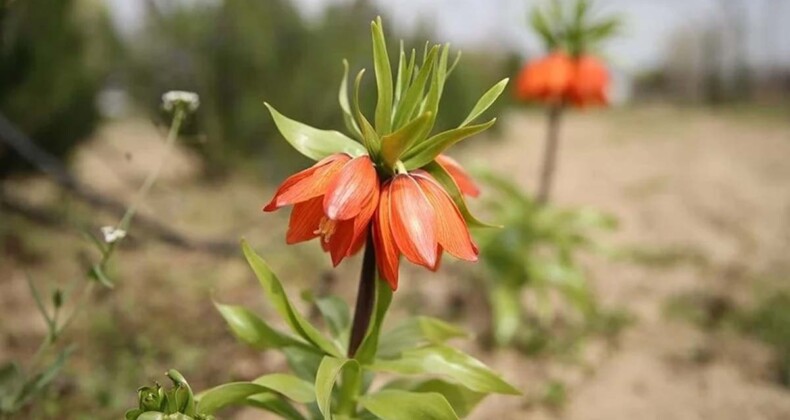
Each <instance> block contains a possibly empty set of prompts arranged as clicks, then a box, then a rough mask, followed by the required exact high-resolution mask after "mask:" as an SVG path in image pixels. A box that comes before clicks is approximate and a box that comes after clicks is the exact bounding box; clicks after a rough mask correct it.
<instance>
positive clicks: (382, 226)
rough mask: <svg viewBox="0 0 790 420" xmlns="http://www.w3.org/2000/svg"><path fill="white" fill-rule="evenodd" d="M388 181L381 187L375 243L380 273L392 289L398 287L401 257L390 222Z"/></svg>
mask: <svg viewBox="0 0 790 420" xmlns="http://www.w3.org/2000/svg"><path fill="white" fill-rule="evenodd" d="M391 184H392V183H391V182H386V183H385V184H384V185H383V186H382V188H381V196H380V197H379V205H378V208H377V209H376V215H375V218H374V219H373V244H374V247H375V251H376V265H377V266H378V267H379V275H381V277H383V278H384V280H386V281H387V283H388V284H389V285H390V287H391V288H392V290H397V288H398V266H399V264H400V259H399V257H398V249H397V246H396V245H395V239H394V238H393V237H392V227H391V224H390V185H391Z"/></svg>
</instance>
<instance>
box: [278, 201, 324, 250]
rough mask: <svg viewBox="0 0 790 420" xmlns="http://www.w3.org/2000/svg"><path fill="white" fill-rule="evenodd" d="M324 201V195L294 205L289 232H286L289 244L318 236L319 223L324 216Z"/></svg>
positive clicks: (286, 240)
mask: <svg viewBox="0 0 790 420" xmlns="http://www.w3.org/2000/svg"><path fill="white" fill-rule="evenodd" d="M323 202H324V198H323V197H315V198H312V199H310V200H307V201H304V202H301V203H297V204H296V205H294V208H293V210H291V220H290V221H289V222H288V233H286V234H285V242H286V243H287V244H289V245H290V244H295V243H298V242H304V241H308V240H310V239H313V238H315V237H317V236H318V233H317V230H318V225H319V224H320V223H321V219H322V218H323V217H324V205H323Z"/></svg>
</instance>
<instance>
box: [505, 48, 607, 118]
mask: <svg viewBox="0 0 790 420" xmlns="http://www.w3.org/2000/svg"><path fill="white" fill-rule="evenodd" d="M608 85H609V74H608V72H607V70H606V67H604V65H603V63H601V61H600V60H598V59H597V58H595V57H592V56H589V55H584V56H581V57H579V58H573V57H570V56H568V55H567V54H565V53H563V52H555V53H552V54H551V55H549V56H547V57H545V58H542V59H538V60H534V61H532V62H530V63H528V64H527V65H526V66H524V69H523V70H522V71H521V73H520V74H519V76H518V80H517V83H516V92H515V93H516V97H517V98H518V99H521V100H538V101H543V102H558V101H565V102H569V103H572V104H573V105H575V106H577V107H585V106H591V105H607V103H608V100H607V97H606V90H607V88H608Z"/></svg>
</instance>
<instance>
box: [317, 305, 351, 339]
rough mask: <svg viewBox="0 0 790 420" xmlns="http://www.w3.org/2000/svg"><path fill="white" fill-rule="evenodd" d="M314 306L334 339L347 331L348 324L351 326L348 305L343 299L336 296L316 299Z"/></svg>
mask: <svg viewBox="0 0 790 420" xmlns="http://www.w3.org/2000/svg"><path fill="white" fill-rule="evenodd" d="M315 305H316V306H317V307H318V310H319V311H320V312H321V315H322V316H323V317H324V319H325V320H326V323H327V324H328V325H329V329H330V330H331V331H332V333H333V334H334V335H335V337H338V336H340V335H341V334H343V332H345V331H346V330H347V329H348V326H349V324H351V314H350V313H349V310H348V305H347V304H346V302H345V301H344V300H343V299H340V298H339V297H337V296H327V297H325V298H320V299H316V301H315Z"/></svg>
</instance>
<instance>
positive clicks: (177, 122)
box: [110, 106, 186, 247]
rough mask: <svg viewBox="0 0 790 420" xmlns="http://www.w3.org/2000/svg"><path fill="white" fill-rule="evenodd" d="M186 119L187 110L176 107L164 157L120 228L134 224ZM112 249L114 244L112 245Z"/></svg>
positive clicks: (146, 181)
mask: <svg viewBox="0 0 790 420" xmlns="http://www.w3.org/2000/svg"><path fill="white" fill-rule="evenodd" d="M184 117H186V109H185V108H184V107H183V106H178V107H176V110H175V114H174V115H173V123H172V124H171V125H170V132H169V133H168V134H167V140H165V150H164V152H163V153H162V155H161V156H160V157H159V162H158V163H157V165H156V167H154V170H153V171H151V173H149V174H148V176H147V177H146V178H145V181H144V182H143V185H142V186H141V187H140V189H139V190H138V191H137V196H136V197H135V199H134V201H132V204H131V205H130V206H129V208H128V209H127V210H126V213H125V214H124V215H123V218H122V219H121V222H120V223H118V228H119V229H123V230H127V229H128V228H129V224H130V223H131V222H132V217H134V214H135V213H136V212H137V206H139V205H140V203H141V202H142V201H143V198H145V196H146V195H147V194H148V191H149V190H150V189H151V187H152V186H153V185H154V182H156V179H157V178H159V173H160V172H161V171H162V168H163V167H164V166H165V162H167V158H168V156H169V155H170V152H171V151H172V150H173V145H174V144H175V142H176V138H177V137H178V132H179V130H180V129H181V123H183V122H184ZM110 246H111V247H112V244H111V245H110Z"/></svg>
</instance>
